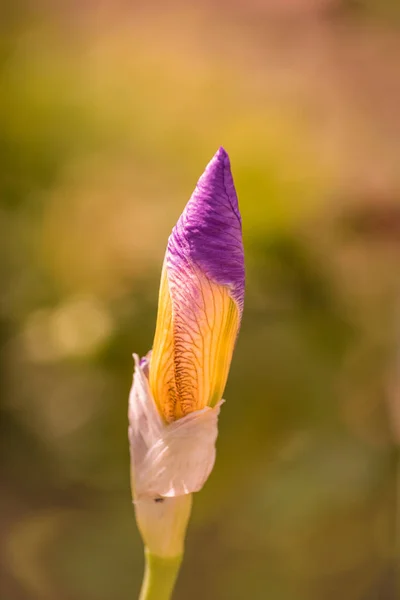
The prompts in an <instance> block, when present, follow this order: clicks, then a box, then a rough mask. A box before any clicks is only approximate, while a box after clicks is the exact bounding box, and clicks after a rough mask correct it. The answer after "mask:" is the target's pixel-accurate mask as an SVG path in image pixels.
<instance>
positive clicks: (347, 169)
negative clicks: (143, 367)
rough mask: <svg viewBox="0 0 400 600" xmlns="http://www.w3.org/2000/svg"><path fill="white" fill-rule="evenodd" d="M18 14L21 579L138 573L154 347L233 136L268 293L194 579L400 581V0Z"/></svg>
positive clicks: (4, 288)
mask: <svg viewBox="0 0 400 600" xmlns="http://www.w3.org/2000/svg"><path fill="white" fill-rule="evenodd" d="M0 10H1V14H0V90H1V93H0V230H1V234H0V248H1V261H0V276H1V293H0V353H1V370H0V377H1V387H0V390H1V396H0V397H1V421H0V429H1V440H2V452H1V498H0V502H1V506H0V509H1V510H0V518H1V531H2V542H3V543H2V547H1V551H0V563H1V566H0V568H1V573H0V575H1V578H0V581H1V583H0V586H1V587H0V589H1V593H0V597H1V599H2V600H3V599H4V600H34V599H39V600H56V599H57V600H109V599H110V598H113V600H125V599H128V598H129V599H133V598H136V597H137V593H138V589H139V586H140V581H141V577H142V569H143V558H142V543H141V540H140V538H139V534H138V532H137V529H136V525H135V520H134V514H133V509H132V506H131V498H130V490H129V457H128V446H127V416H126V413H127V398H128V393H129V388H130V384H131V378H132V371H133V361H132V352H138V353H139V354H144V353H146V352H147V351H148V350H149V348H150V347H151V344H152V338H153V333H154V326H155V317H156V309H157V294H158V284H159V276H160V269H161V264H162V259H163V254H164V251H165V245H166V240H167V237H168V235H169V232H170V230H171V228H172V227H173V225H174V223H175V221H176V220H177V218H178V216H179V214H180V212H181V210H182V209H183V207H184V205H185V203H186V201H187V199H188V198H189V196H190V194H191V192H192V189H193V188H194V185H195V183H196V181H197V179H198V177H199V175H200V174H201V172H202V171H203V169H204V167H205V165H206V163H207V162H208V160H209V159H210V158H211V157H212V155H213V154H214V152H215V151H216V150H217V148H218V146H219V145H221V144H222V145H224V146H225V148H226V149H227V150H228V152H229V154H230V156H231V162H232V169H233V174H234V178H235V182H236V187H237V191H238V195H239V200H240V206H241V211H242V216H243V234H244V242H245V250H246V266H247V295H246V305H245V314H244V319H243V325H242V331H241V334H240V337H239V341H238V345H237V349H236V353H235V356H234V360H233V364H232V369H231V374H230V378H229V383H228V386H227V388H226V391H225V394H224V397H225V398H226V399H227V403H226V404H225V405H224V408H223V410H222V415H221V419H220V435H219V440H218V460H217V463H216V467H215V469H214V471H213V473H212V476H211V477H210V479H209V481H208V483H207V485H206V486H205V488H204V489H203V491H202V492H201V493H200V494H198V495H197V496H196V497H195V505H194V512H193V518H192V520H191V524H190V527H189V531H188V538H187V552H186V556H185V560H184V564H183V569H182V572H181V576H180V578H179V582H178V586H177V589H176V594H175V598H176V600H183V599H188V598H190V599H192V600H200V599H204V598H207V599H209V600H244V599H247V598H252V599H257V600H262V599H264V598H268V599H269V600H337V599H338V598H340V599H341V600H396V599H397V598H399V591H398V588H397V589H396V586H397V585H398V567H399V557H398V546H397V550H396V522H397V521H396V510H397V507H396V504H397V501H396V479H398V476H396V469H397V468H398V467H397V460H398V447H399V440H400V410H399V405H400V372H399V367H400V351H399V348H400V286H399V279H400V277H399V274H400V270H399V264H400V263H399V260H400V169H399V157H400V69H399V64H400V35H399V29H400V11H399V4H398V2H397V1H396V0H393V1H392V2H391V1H390V0H387V1H381V0H358V1H355V0H353V1H351V0H349V1H346V0H297V1H296V0H285V1H282V0H281V1H280V0H268V1H265V2H262V1H257V0H248V1H246V2H245V1H244V0H242V1H240V0H233V1H231V2H227V1H225V2H223V1H221V2H204V3H193V4H190V3H183V2H181V3H179V2H172V3H168V4H167V3H163V2H158V3H157V2H155V1H150V2H147V3H144V2H143V3H139V4H137V3H135V2H128V1H125V2H124V1H117V2H111V1H106V0H104V1H103V2H94V1H83V2H68V3H62V2H46V1H45V0H29V1H28V0H18V1H17V2H13V3H11V2H10V3H5V4H2V5H1V9H0ZM399 489H400V488H399ZM397 527H398V525H397ZM399 533H400V532H399Z"/></svg>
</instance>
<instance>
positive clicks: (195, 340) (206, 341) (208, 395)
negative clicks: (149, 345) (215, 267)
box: [150, 265, 240, 422]
mask: <svg viewBox="0 0 400 600" xmlns="http://www.w3.org/2000/svg"><path fill="white" fill-rule="evenodd" d="M171 288H172V289H173V293H171ZM176 290H179V291H178V292H176ZM239 323H240V315H239V310H238V307H237V305H236V303H235V301H234V300H233V299H232V298H231V296H230V294H229V290H228V288H227V287H226V286H223V285H219V284H216V283H214V282H212V281H210V280H209V279H207V278H206V276H205V275H204V274H203V273H202V272H200V271H199V270H198V269H196V268H194V267H191V268H190V269H188V270H187V271H185V273H183V275H182V280H181V281H179V282H178V284H177V285H176V286H175V287H174V286H171V285H170V283H169V281H168V274H167V269H166V267H165V265H164V268H163V273H162V277H161V286H160V296H159V309H158V317H157V326H156V334H155V339H154V345H153V352H152V356H151V362H150V388H151V391H152V394H153V397H154V400H155V402H156V404H157V406H158V408H159V411H160V413H161V414H162V416H163V418H164V419H165V421H167V422H171V421H174V420H176V419H179V418H181V417H183V416H185V415H187V414H189V413H190V412H192V411H194V410H199V409H202V408H204V407H205V406H211V407H213V406H215V405H216V404H217V403H218V402H219V400H220V399H221V397H222V394H223V391H224V388H225V384H226V380H227V377H228V372H229V366H230V363H231V359H232V353H233V349H234V345H235V340H236V336H237V332H238V328H239Z"/></svg>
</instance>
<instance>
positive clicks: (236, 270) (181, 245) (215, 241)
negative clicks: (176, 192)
mask: <svg viewBox="0 0 400 600" xmlns="http://www.w3.org/2000/svg"><path fill="white" fill-rule="evenodd" d="M189 264H195V265H197V266H198V267H199V268H200V269H201V270H202V271H203V272H204V273H205V274H206V276H207V277H208V278H210V279H211V280H213V281H215V282H216V283H218V284H221V285H225V286H227V287H229V288H230V290H231V295H232V297H233V298H234V300H236V302H237V303H238V305H239V308H240V310H241V309H242V307H243V297H244V279H245V275H244V256H243V243H242V224H241V217H240V212H239V205H238V199H237V195H236V190H235V186H234V182H233V178H232V173H231V168H230V160H229V156H228V153H227V152H226V150H225V149H224V148H223V147H222V146H221V147H220V148H219V149H218V150H217V152H216V153H215V155H214V156H213V158H212V159H211V161H210V162H209V163H208V165H207V167H206V169H205V171H204V173H203V175H202V176H201V177H200V179H199V181H198V183H197V186H196V189H195V190H194V192H193V194H192V196H191V198H190V200H189V202H188V203H187V205H186V208H185V210H184V211H183V213H182V215H181V217H180V218H179V220H178V222H177V224H176V226H175V227H174V229H173V231H172V234H171V236H170V238H169V241H168V249H167V265H168V267H169V268H170V269H172V270H174V269H178V270H185V269H186V268H187V266H188V265H189Z"/></svg>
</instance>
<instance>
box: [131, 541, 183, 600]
mask: <svg viewBox="0 0 400 600" xmlns="http://www.w3.org/2000/svg"><path fill="white" fill-rule="evenodd" d="M145 560H146V566H145V572H144V579H143V585H142V589H141V591H140V597H139V600H170V598H171V596H172V592H173V590H174V586H175V582H176V579H177V577H178V573H179V568H180V566H181V562H182V555H180V556H175V557H173V558H169V557H168V558H166V557H162V556H156V555H155V554H152V553H151V552H150V551H149V550H148V549H147V548H146V549H145Z"/></svg>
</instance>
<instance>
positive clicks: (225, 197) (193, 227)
mask: <svg viewBox="0 0 400 600" xmlns="http://www.w3.org/2000/svg"><path fill="white" fill-rule="evenodd" d="M244 280H245V274H244V257H243V243H242V226H241V217H240V213H239V208H238V199H237V195H236V191H235V187H234V183H233V179H232V174H231V169H230V162H229V157H228V155H227V153H226V151H225V150H224V149H223V148H220V149H219V150H218V151H217V153H216V154H215V156H214V157H213V158H212V160H211V161H210V163H209V164H208V165H207V167H206V169H205V172H204V173H203V175H202V176H201V178H200V180H199V182H198V184H197V186H196V189H195V190H194V192H193V194H192V196H191V198H190V200H189V202H188V204H187V205H186V208H185V210H184V211H183V213H182V215H181V217H180V218H179V220H178V222H177V224H176V225H175V227H174V229H173V231H172V233H171V236H170V238H169V240H168V245H167V250H166V254H165V259H164V265H163V269H162V275H161V285H160V293H159V305H158V316H157V325H156V332H155V337H154V344H153V349H152V351H151V353H149V354H148V355H147V357H145V358H144V359H142V360H141V361H139V359H138V357H135V361H136V368H135V375H134V382H133V386H132V390H131V395H130V406H129V420H130V434H129V435H130V445H131V458H132V471H133V490H134V495H135V497H136V498H140V497H165V498H168V497H176V496H181V495H184V494H189V493H191V492H194V491H198V490H199V489H200V488H201V487H202V485H203V484H204V482H205V481H206V479H207V477H208V475H209V474H210V472H211V469H212V467H213V464H214V460H215V441H216V438H217V433H218V430H217V419H218V414H219V408H220V405H221V402H222V395H223V392H224V388H225V384H226V380H227V377H228V372H229V367H230V363H231V359H232V354H233V350H234V346H235V341H236V338H237V334H238V331H239V327H240V322H241V317H242V311H243V299H244Z"/></svg>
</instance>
